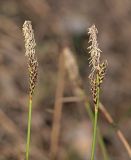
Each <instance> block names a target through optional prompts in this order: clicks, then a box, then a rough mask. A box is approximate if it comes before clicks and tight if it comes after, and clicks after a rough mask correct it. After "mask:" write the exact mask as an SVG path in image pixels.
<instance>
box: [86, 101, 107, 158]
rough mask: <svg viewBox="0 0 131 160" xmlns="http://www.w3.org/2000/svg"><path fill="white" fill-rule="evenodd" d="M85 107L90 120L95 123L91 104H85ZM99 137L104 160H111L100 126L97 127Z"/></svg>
mask: <svg viewBox="0 0 131 160" xmlns="http://www.w3.org/2000/svg"><path fill="white" fill-rule="evenodd" d="M85 106H86V111H87V112H88V115H89V118H90V120H91V122H92V123H93V122H94V115H93V112H92V110H91V108H90V104H89V103H88V101H86V102H85ZM97 136H98V142H99V145H100V148H101V151H102V154H103V159H104V160H109V156H108V153H107V150H106V147H105V143H104V141H103V138H102V135H101V132H100V129H99V126H97Z"/></svg>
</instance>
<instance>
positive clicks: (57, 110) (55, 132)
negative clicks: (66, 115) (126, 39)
mask: <svg viewBox="0 0 131 160" xmlns="http://www.w3.org/2000/svg"><path fill="white" fill-rule="evenodd" d="M58 69H59V71H58V81H57V89H56V97H55V106H54V116H53V128H52V133H51V148H50V156H51V159H56V157H57V151H58V139H59V132H60V121H61V114H62V97H63V93H64V77H65V65H64V56H63V54H60V56H59V66H58Z"/></svg>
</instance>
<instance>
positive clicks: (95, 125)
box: [91, 74, 100, 160]
mask: <svg viewBox="0 0 131 160" xmlns="http://www.w3.org/2000/svg"><path fill="white" fill-rule="evenodd" d="M96 78H97V98H96V99H97V102H96V104H95V117H94V129H93V141H92V151H91V160H94V157H95V146H96V134H97V121H98V109H99V92H100V88H99V86H98V85H99V75H98V74H97V76H96Z"/></svg>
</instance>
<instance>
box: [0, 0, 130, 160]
mask: <svg viewBox="0 0 131 160" xmlns="http://www.w3.org/2000/svg"><path fill="white" fill-rule="evenodd" d="M25 20H31V21H32V25H33V29H34V33H35V39H36V43H37V46H36V53H37V57H38V62H39V80H38V84H37V87H36V90H35V96H34V99H33V116H32V135H31V159H32V160H38V159H39V160H44V159H45V160H48V159H50V157H49V152H50V148H51V133H52V126H53V115H54V114H53V113H55V112H54V106H57V105H60V108H61V119H60V121H59V126H60V130H59V140H58V150H57V154H56V155H57V158H56V159H61V160H67V159H68V160H74V159H75V160H85V159H86V160H87V159H89V158H90V151H91V139H92V123H91V120H90V119H89V116H88V113H87V112H86V109H85V106H84V104H83V103H82V102H80V101H79V98H75V97H74V96H75V94H74V85H73V84H72V82H71V80H70V78H69V75H68V71H67V69H65V70H62V66H63V65H62V64H63V63H62V60H61V58H60V55H61V53H62V51H63V48H64V47H65V46H68V49H70V50H71V53H72V55H73V56H74V57H75V60H76V63H77V67H78V70H79V72H80V79H81V80H80V81H81V82H80V83H81V84H80V86H81V85H82V88H83V89H84V91H85V93H86V94H87V96H88V97H89V102H90V103H91V106H92V109H93V105H92V97H91V92H90V85H89V80H88V75H89V73H90V68H89V65H88V58H89V54H88V51H87V47H88V38H89V36H88V35H87V29H88V28H89V27H90V26H91V25H92V24H95V25H96V27H97V28H98V31H99V35H98V41H99V46H100V49H101V50H102V51H103V52H102V58H104V59H107V60H108V70H107V74H106V78H105V81H104V83H103V86H102V92H101V102H102V103H103V104H104V106H105V108H106V109H107V110H108V111H109V113H110V114H111V115H112V117H113V119H114V120H115V122H116V123H117V124H118V125H119V127H120V129H121V131H122V132H123V134H124V135H125V138H126V139H127V141H128V143H129V144H131V74H130V70H131V1H130V0H125V1H122V0H115V1H113V0H110V1H108V0H95V1H91V0H81V1H79V0H55V1H54V0H4V1H2V0H1V1H0V160H18V159H19V160H23V159H24V158H23V157H24V152H25V143H26V128H27V114H28V71H27V60H26V57H25V56H24V53H25V49H24V39H23V34H22V25H23V23H24V21H25ZM63 59H64V58H63ZM68 60H70V58H69V59H68ZM59 63H60V64H59ZM67 65H68V64H67ZM67 68H68V67H67ZM61 72H65V76H64V78H63V79H62V75H61ZM60 77H61V78H60ZM61 79H62V80H61ZM61 81H62V82H61ZM63 81H64V82H63ZM63 83H64V89H63V90H64V91H62V89H61V87H60V86H61V84H63ZM59 85H60V86H59ZM59 90H60V91H59ZM61 92H62V95H60V96H64V97H74V98H72V100H69V98H67V99H65V101H64V100H63V103H62V104H61V103H59V100H58V99H59V93H61ZM70 99H71V98H70ZM99 127H100V130H101V133H102V138H103V140H104V142H105V146H106V149H107V152H108V155H109V159H110V160H123V159H124V160H128V159H130V158H129V156H128V154H127V151H126V150H125V148H124V146H123V144H122V143H121V142H120V140H119V138H118V137H117V135H116V133H115V131H114V129H113V128H112V127H111V125H110V124H109V123H108V122H107V120H106V119H105V117H104V116H103V114H102V113H100V115H99ZM102 159H103V156H102V154H101V151H100V147H99V145H97V149H96V160H102Z"/></svg>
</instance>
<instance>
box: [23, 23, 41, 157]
mask: <svg viewBox="0 0 131 160" xmlns="http://www.w3.org/2000/svg"><path fill="white" fill-rule="evenodd" d="M23 34H24V40H25V51H26V52H25V56H26V57H27V61H28V71H29V106H28V108H29V109H28V110H29V111H28V128H27V142H26V160H29V149H30V137H31V115H32V98H33V93H34V89H35V86H36V82H37V77H38V61H37V58H36V54H35V46H36V43H35V38H34V31H33V29H32V25H31V21H25V22H24V24H23Z"/></svg>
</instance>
